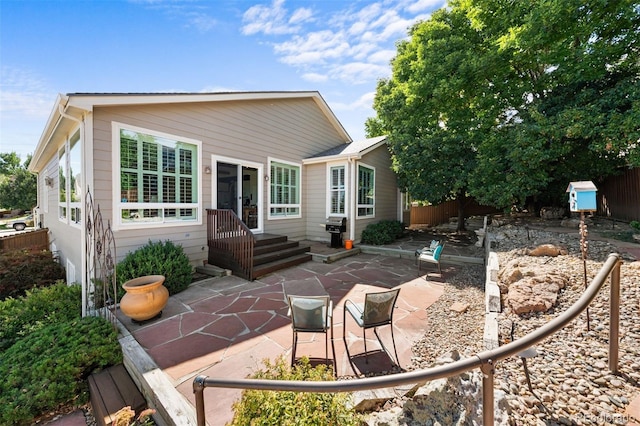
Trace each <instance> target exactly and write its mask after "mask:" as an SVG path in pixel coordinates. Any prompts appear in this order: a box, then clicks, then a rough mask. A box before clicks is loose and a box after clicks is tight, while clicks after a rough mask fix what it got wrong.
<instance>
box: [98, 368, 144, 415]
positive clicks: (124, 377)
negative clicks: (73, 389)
mask: <svg viewBox="0 0 640 426" xmlns="http://www.w3.org/2000/svg"><path fill="white" fill-rule="evenodd" d="M88 381H89V395H90V399H91V408H92V409H93V415H94V417H95V419H96V423H98V424H99V425H103V426H108V425H110V424H112V423H113V422H114V421H115V414H116V413H117V412H118V411H120V410H121V409H122V408H124V407H127V406H128V407H131V409H133V411H135V413H136V416H137V415H139V414H140V412H141V411H142V410H144V409H146V408H147V401H145V399H144V397H143V396H142V394H141V393H140V391H139V390H138V388H137V387H136V384H135V383H134V382H133V379H131V376H129V373H128V372H127V370H126V369H125V367H124V365H123V364H118V365H114V366H112V367H109V368H106V369H104V370H102V371H100V372H98V373H94V374H92V375H90V376H89V379H88Z"/></svg>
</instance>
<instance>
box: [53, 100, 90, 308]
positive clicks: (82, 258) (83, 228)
mask: <svg viewBox="0 0 640 426" xmlns="http://www.w3.org/2000/svg"><path fill="white" fill-rule="evenodd" d="M68 102H69V100H68V98H67V103H68ZM66 110H67V105H65V106H64V107H63V106H62V104H61V103H59V104H58V112H59V113H60V116H61V117H64V118H66V119H69V120H71V121H75V122H76V123H78V124H79V125H80V143H81V144H82V145H81V149H82V151H81V152H82V161H81V162H80V164H81V168H80V170H81V171H80V175H81V176H82V180H83V182H82V185H81V188H83V190H82V192H83V193H82V194H81V195H80V203H81V205H84V202H85V194H84V185H85V183H86V166H85V164H86V162H85V156H86V153H85V151H86V150H85V145H86V144H85V140H84V135H85V128H84V124H85V122H84V119H82V120H80V119H78V118H75V117H73V116H71V115H69V114H67V113H66ZM66 166H67V165H66V164H65V168H66ZM65 191H66V188H65ZM86 210H87V209H86V206H85V207H84V208H83V209H82V215H83V217H84V215H86V214H87V212H86ZM86 224H87V218H86V217H84V220H83V226H81V227H80V241H82V242H83V243H86V238H87V235H86V233H87V232H86V231H87V230H86ZM85 246H86V244H85ZM80 262H81V265H80V269H81V274H82V280H81V283H82V286H81V287H82V317H83V318H84V317H86V316H87V300H88V294H87V292H88V286H89V283H87V282H85V278H86V276H87V275H86V274H87V266H86V265H87V250H86V247H85V249H83V250H81V251H80Z"/></svg>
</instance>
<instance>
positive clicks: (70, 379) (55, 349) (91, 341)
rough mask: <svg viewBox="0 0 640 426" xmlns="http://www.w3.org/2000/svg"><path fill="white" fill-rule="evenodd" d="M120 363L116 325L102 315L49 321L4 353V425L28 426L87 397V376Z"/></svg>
mask: <svg viewBox="0 0 640 426" xmlns="http://www.w3.org/2000/svg"><path fill="white" fill-rule="evenodd" d="M119 362H122V351H121V349H120V345H119V343H118V335H117V331H116V329H115V328H114V327H113V325H112V324H111V323H109V322H108V321H107V320H105V319H104V318H99V317H85V318H78V319H75V320H72V321H65V322H59V323H49V324H48V325H46V326H43V327H42V328H40V329H38V330H35V331H34V332H32V333H30V334H29V335H27V336H25V337H23V338H22V339H19V340H18V341H17V342H16V343H15V344H14V345H13V346H11V347H10V348H9V349H7V350H6V351H4V353H1V356H0V377H2V380H0V424H12V425H27V424H31V423H32V420H33V418H34V417H37V416H39V415H42V414H44V413H47V412H48V411H51V410H55V409H57V408H58V407H60V406H61V405H64V404H69V403H74V404H83V403H85V402H86V401H88V388H87V384H86V378H87V377H88V376H89V374H91V373H92V372H93V371H94V370H97V369H101V368H104V367H106V366H109V365H114V364H117V363H119Z"/></svg>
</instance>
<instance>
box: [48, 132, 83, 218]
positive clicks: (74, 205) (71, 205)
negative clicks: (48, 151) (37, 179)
mask: <svg viewBox="0 0 640 426" xmlns="http://www.w3.org/2000/svg"><path fill="white" fill-rule="evenodd" d="M76 134H77V135H78V142H77V143H79V144H80V158H82V150H83V149H84V146H83V140H82V137H83V135H82V132H81V130H80V126H77V127H75V128H74V129H73V130H72V131H71V132H69V134H68V135H67V136H66V137H65V139H64V144H63V145H62V146H60V148H59V149H58V151H57V156H58V162H57V167H56V175H57V179H56V180H57V181H58V185H57V187H56V189H57V191H56V204H55V205H56V210H57V212H56V214H57V216H58V220H59V221H60V222H62V223H64V224H66V225H70V226H73V227H75V228H80V227H82V222H81V221H72V220H71V209H77V210H78V211H79V213H80V215H79V216H80V218H82V214H83V213H82V205H83V197H84V194H83V193H82V192H81V193H80V201H79V202H78V201H75V202H71V179H70V176H69V167H70V166H71V140H72V139H73V138H74V136H76ZM62 151H64V153H65V157H64V162H65V164H64V173H65V188H64V193H65V201H64V202H61V201H60V175H59V173H60V153H61V152H62ZM45 191H46V194H47V195H46V197H48V189H46V184H45ZM45 199H46V198H45ZM45 205H48V202H45ZM61 207H64V208H65V209H66V215H65V216H64V217H63V216H60V208H61ZM47 210H48V208H45V211H47Z"/></svg>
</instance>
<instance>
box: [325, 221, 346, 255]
mask: <svg viewBox="0 0 640 426" xmlns="http://www.w3.org/2000/svg"><path fill="white" fill-rule="evenodd" d="M324 229H325V231H327V232H329V233H331V247H332V248H340V247H342V233H343V232H347V218H346V217H336V216H330V217H328V218H327V222H326V223H325V225H324Z"/></svg>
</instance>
